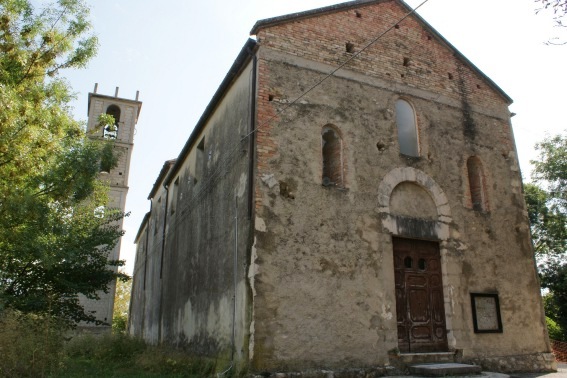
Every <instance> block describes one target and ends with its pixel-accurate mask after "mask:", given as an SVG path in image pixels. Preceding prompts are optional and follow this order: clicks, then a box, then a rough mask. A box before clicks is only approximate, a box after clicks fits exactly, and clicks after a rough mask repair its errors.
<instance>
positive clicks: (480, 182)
mask: <svg viewBox="0 0 567 378" xmlns="http://www.w3.org/2000/svg"><path fill="white" fill-rule="evenodd" d="M467 172H468V175H469V190H470V194H471V204H472V207H473V209H475V210H478V211H486V210H488V201H487V197H486V185H485V182H484V172H483V170H482V163H481V162H480V159H479V158H478V157H476V156H471V157H470V158H469V159H468V160H467Z"/></svg>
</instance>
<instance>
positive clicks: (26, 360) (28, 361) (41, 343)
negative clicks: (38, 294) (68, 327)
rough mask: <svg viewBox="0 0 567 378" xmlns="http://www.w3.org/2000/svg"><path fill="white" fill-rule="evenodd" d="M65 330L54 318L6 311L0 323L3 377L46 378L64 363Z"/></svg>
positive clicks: (1, 369)
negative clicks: (44, 377) (45, 377)
mask: <svg viewBox="0 0 567 378" xmlns="http://www.w3.org/2000/svg"><path fill="white" fill-rule="evenodd" d="M63 330H64V327H63V326H62V325H61V324H58V323H57V322H54V321H53V319H52V318H50V317H41V316H35V315H30V314H23V313H20V312H17V311H5V312H4V314H3V316H2V318H1V319H0V376H1V377H7V378H9V377H42V376H45V375H46V374H49V373H52V372H55V371H57V370H58V369H59V367H60V365H61V363H62V361H63V357H64V356H63V353H62V344H63V341H64V336H63Z"/></svg>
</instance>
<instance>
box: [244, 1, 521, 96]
mask: <svg viewBox="0 0 567 378" xmlns="http://www.w3.org/2000/svg"><path fill="white" fill-rule="evenodd" d="M390 1H395V2H397V3H398V4H400V5H401V6H402V7H404V8H405V9H406V10H407V12H408V13H409V12H412V11H413V8H412V7H410V6H409V5H408V4H406V2H404V1H403V0H354V1H348V2H345V3H340V4H336V5H330V6H327V7H322V8H316V9H311V10H308V11H304V12H297V13H290V14H287V15H283V16H278V17H272V18H266V19H263V20H259V21H257V22H256V24H254V26H253V27H252V30H251V31H250V34H251V35H256V34H257V33H258V31H259V30H261V29H265V28H269V27H272V26H276V25H281V24H286V23H289V22H297V21H299V20H302V19H306V18H311V17H318V16H321V15H324V14H329V13H334V12H342V11H345V10H349V9H354V8H360V7H363V6H368V5H373V4H380V3H384V2H390ZM412 16H413V17H414V18H415V19H417V20H418V21H419V23H421V25H422V26H423V27H424V28H425V29H426V30H427V31H428V32H429V33H430V34H431V35H432V36H433V37H434V38H436V39H437V40H438V41H439V42H441V43H442V44H444V45H445V46H446V47H447V48H448V49H450V50H451V51H453V54H454V56H455V57H456V58H457V59H460V60H461V61H462V62H463V63H464V64H465V65H467V66H469V67H470V68H471V69H472V70H473V71H474V72H476V73H477V74H478V75H479V76H481V77H482V78H483V79H484V80H485V81H486V83H487V84H488V85H489V86H490V87H491V88H492V89H494V90H495V91H496V92H498V93H499V94H500V95H501V96H502V97H503V98H504V99H505V100H506V101H507V102H508V104H511V103H512V102H513V100H512V98H510V96H508V95H507V94H506V92H504V91H503V90H502V88H500V87H499V86H498V85H497V84H496V83H495V82H494V81H492V79H490V78H489V77H488V76H486V75H485V74H484V73H483V72H482V71H481V70H480V69H478V67H477V66H475V65H474V64H473V63H472V62H471V61H470V60H468V59H467V57H465V56H464V55H463V54H461V52H460V51H459V50H457V48H455V46H453V45H452V44H451V43H450V42H449V41H447V40H446V39H445V38H444V37H443V36H442V35H441V34H440V33H439V32H438V31H437V30H435V29H434V28H433V27H432V26H431V25H430V24H429V23H428V22H427V21H425V20H424V19H423V18H422V17H421V16H420V15H419V14H417V13H415V12H414V13H413V15H412ZM372 37H375V36H368V38H369V39H370V38H372Z"/></svg>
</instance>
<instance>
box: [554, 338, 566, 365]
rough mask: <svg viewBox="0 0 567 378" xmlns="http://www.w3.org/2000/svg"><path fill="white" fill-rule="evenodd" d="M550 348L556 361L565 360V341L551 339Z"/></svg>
mask: <svg viewBox="0 0 567 378" xmlns="http://www.w3.org/2000/svg"><path fill="white" fill-rule="evenodd" d="M551 348H552V350H553V354H554V355H555V359H556V360H557V361H559V362H567V343H565V342H562V341H556V340H551Z"/></svg>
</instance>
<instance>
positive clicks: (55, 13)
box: [0, 0, 125, 324]
mask: <svg viewBox="0 0 567 378" xmlns="http://www.w3.org/2000/svg"><path fill="white" fill-rule="evenodd" d="M32 3H33V4H36V3H37V2H35V1H34V2H32V1H31V0H0V311H1V309H2V308H6V307H8V308H12V309H15V310H18V311H22V312H24V313H37V314H41V315H48V316H54V317H58V318H60V319H65V320H67V321H68V324H73V323H74V322H78V321H87V322H93V321H95V317H94V315H93V314H88V313H85V311H84V309H83V307H82V306H81V304H80V303H79V299H78V297H79V295H80V294H82V295H85V296H86V297H87V298H97V291H108V286H109V284H110V283H111V282H112V281H113V280H114V279H115V278H117V277H119V278H125V276H124V275H123V274H120V273H119V274H116V273H114V271H113V270H112V269H111V268H110V266H116V265H121V264H122V262H120V261H109V260H108V255H109V252H110V251H111V250H112V248H113V247H114V246H115V244H116V242H117V241H118V238H119V237H120V236H121V235H122V230H120V228H119V227H118V225H117V221H118V220H120V219H121V218H122V217H123V214H122V213H121V212H120V211H118V210H113V209H106V208H104V211H101V209H103V207H104V206H105V205H106V203H107V195H106V193H107V185H106V184H105V183H104V182H101V181H99V180H98V179H97V177H98V172H99V171H100V164H101V161H106V162H108V161H110V162H114V161H115V158H112V157H111V154H112V148H108V145H105V142H104V141H90V140H88V139H87V138H86V134H85V128H84V125H83V124H81V123H79V122H77V121H75V120H74V119H73V118H72V116H71V113H70V107H69V102H70V100H71V99H72V98H73V94H72V92H71V88H70V87H69V85H68V83H67V82H66V81H65V80H64V78H62V77H61V76H60V71H61V70H62V69H66V68H81V67H84V66H85V65H86V63H87V62H88V60H89V59H90V58H91V57H92V56H93V55H94V54H95V52H96V47H97V40H96V38H95V37H94V36H92V35H90V24H89V22H88V8H87V7H86V6H85V5H84V3H83V2H82V1H81V0H58V1H57V2H56V3H54V4H50V5H45V6H44V7H43V8H41V9H35V8H34V7H33V6H32ZM41 4H42V6H43V4H44V3H41ZM107 118H108V117H106V118H103V119H102V123H103V124H106V123H107V122H108V121H109V120H108V119H107ZM103 124H101V126H103ZM105 146H106V147H105Z"/></svg>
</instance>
